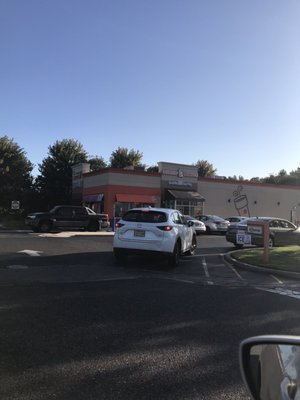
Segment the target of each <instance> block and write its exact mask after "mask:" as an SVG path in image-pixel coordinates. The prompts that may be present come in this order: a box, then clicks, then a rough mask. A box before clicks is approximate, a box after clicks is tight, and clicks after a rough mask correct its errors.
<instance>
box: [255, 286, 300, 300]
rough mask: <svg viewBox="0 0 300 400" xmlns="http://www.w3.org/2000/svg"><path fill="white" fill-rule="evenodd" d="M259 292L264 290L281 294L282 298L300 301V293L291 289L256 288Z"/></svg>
mask: <svg viewBox="0 0 300 400" xmlns="http://www.w3.org/2000/svg"><path fill="white" fill-rule="evenodd" d="M255 289H257V290H262V291H263V292H270V293H275V294H280V295H281V296H288V297H293V298H294V299H300V292H296V291H293V290H290V289H281V288H278V289H270V288H262V287H255Z"/></svg>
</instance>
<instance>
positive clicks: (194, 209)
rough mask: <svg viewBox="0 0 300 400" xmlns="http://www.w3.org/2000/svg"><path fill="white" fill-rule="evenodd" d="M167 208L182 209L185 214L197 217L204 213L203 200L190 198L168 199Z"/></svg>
mask: <svg viewBox="0 0 300 400" xmlns="http://www.w3.org/2000/svg"><path fill="white" fill-rule="evenodd" d="M165 207H166V208H174V209H176V210H178V211H180V212H181V213H182V214H184V215H192V216H193V217H197V216H198V215H202V214H203V211H204V210H203V208H204V207H203V202H202V201H189V200H182V199H178V200H173V199H172V200H167V201H166V202H165Z"/></svg>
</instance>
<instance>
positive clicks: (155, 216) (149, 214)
mask: <svg viewBox="0 0 300 400" xmlns="http://www.w3.org/2000/svg"><path fill="white" fill-rule="evenodd" d="M122 219H123V221H128V222H147V223H160V222H166V221H167V220H168V218H167V214H166V213H164V212H161V211H151V210H131V211H128V212H127V213H126V214H125V215H124V216H123V218H122Z"/></svg>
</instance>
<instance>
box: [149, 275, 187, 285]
mask: <svg viewBox="0 0 300 400" xmlns="http://www.w3.org/2000/svg"><path fill="white" fill-rule="evenodd" d="M150 278H151V277H150ZM158 278H159V279H166V280H168V281H177V282H184V283H192V284H195V282H193V281H188V280H187V279H180V278H169V277H168V276H159V277H158Z"/></svg>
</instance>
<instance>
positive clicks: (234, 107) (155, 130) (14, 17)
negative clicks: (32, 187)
mask: <svg viewBox="0 0 300 400" xmlns="http://www.w3.org/2000/svg"><path fill="white" fill-rule="evenodd" d="M299 21H300V2H299V1H298V0H263V1H262V0H209V1H207V0H205V1H202V0H151V1H149V0H147V1H146V0H47V1H46V0H0V57H1V62H0V136H2V135H7V136H9V137H10V138H13V139H14V140H15V141H16V142H17V143H18V144H19V145H20V146H21V147H23V148H24V150H25V151H26V153H27V156H28V158H29V159H30V160H31V161H32V162H33V163H34V164H35V165H36V166H37V164H38V163H41V162H42V160H43V158H44V157H46V156H47V152H48V147H49V146H50V145H52V144H53V143H54V142H55V141H56V140H61V139H64V138H73V139H76V140H78V141H80V142H81V143H82V144H83V146H84V148H85V149H86V150H87V152H88V153H89V154H90V155H91V156H95V155H98V156H102V157H103V158H104V159H105V160H106V161H108V160H109V157H110V155H111V153H112V151H114V150H115V149H117V147H119V146H120V147H127V148H129V149H131V148H133V149H135V150H139V151H141V152H142V153H143V162H144V163H145V164H147V165H154V164H156V163H157V162H158V161H171V162H178V163H184V164H191V163H195V162H196V161H197V160H207V161H209V162H211V163H212V164H213V165H214V167H215V168H216V169H217V173H218V175H225V176H232V175H242V176H244V177H245V178H251V177H254V176H259V177H265V176H268V175H269V174H270V173H277V172H278V171H279V170H280V169H282V168H284V169H286V170H287V171H288V172H290V171H291V170H293V169H296V168H298V167H299V166H300V152H299V131H300V24H299ZM35 173H37V168H35Z"/></svg>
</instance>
